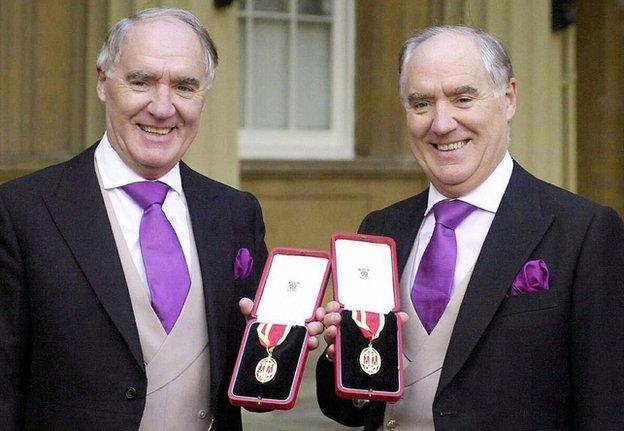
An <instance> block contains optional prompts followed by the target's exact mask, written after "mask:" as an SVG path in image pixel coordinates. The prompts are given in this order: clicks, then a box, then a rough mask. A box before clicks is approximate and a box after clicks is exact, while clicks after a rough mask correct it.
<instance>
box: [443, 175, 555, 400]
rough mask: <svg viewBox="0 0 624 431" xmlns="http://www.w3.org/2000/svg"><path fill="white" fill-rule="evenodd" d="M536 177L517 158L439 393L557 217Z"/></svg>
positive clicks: (456, 331) (465, 304) (471, 285)
mask: <svg viewBox="0 0 624 431" xmlns="http://www.w3.org/2000/svg"><path fill="white" fill-rule="evenodd" d="M535 187H536V182H535V180H534V178H532V177H531V176H530V175H529V174H528V173H527V172H526V171H524V170H523V169H522V168H521V167H519V166H518V165H517V164H514V170H513V174H512V177H511V179H510V182H509V185H508V187H507V190H506V191H505V194H504V195H503V199H502V201H501V204H500V206H499V208H498V211H497V212H496V216H495V217H494V221H493V222H492V226H491V227H490V230H489V232H488V234H487V237H486V238H485V242H484V243H483V247H482V249H481V253H480V254H479V258H478V259H477V263H476V265H475V268H474V271H473V273H472V277H471V279H470V282H469V284H468V288H467V290H466V295H465V296H464V300H463V302H462V305H461V307H460V310H459V315H458V316H457V321H456V323H455V327H454V329H453V333H452V336H451V340H450V343H449V346H448V350H447V353H446V358H445V361H444V366H443V368H442V375H441V377H440V383H439V385H438V394H439V393H440V392H441V391H443V390H444V388H445V387H446V386H447V385H448V383H449V382H450V381H451V380H452V379H453V377H455V375H456V374H457V372H458V371H459V370H460V369H461V367H462V366H463V364H464V363H465V361H466V360H467V359H468V356H469V355H470V353H471V352H472V350H473V349H474V347H475V346H476V344H477V342H478V341H479V339H480V338H481V335H482V334H483V332H484V331H485V329H486V328H487V326H488V325H489V323H490V321H491V320H492V317H493V316H494V314H495V312H496V310H497V309H498V307H499V305H500V304H501V302H502V301H503V299H504V298H505V295H506V293H507V291H508V290H509V287H510V286H511V283H512V282H513V280H514V278H515V276H516V274H517V273H518V271H519V270H520V268H521V267H522V265H523V264H524V263H525V262H526V261H527V259H528V258H529V257H530V255H531V252H532V251H533V250H534V249H535V247H536V246H537V245H538V243H539V241H540V240H541V239H542V237H543V236H544V234H545V232H546V230H547V229H548V227H549V226H550V225H551V223H552V221H553V216H552V215H542V209H541V205H540V201H539V193H538V191H537V190H536V189H535Z"/></svg>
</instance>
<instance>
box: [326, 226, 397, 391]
mask: <svg viewBox="0 0 624 431" xmlns="http://www.w3.org/2000/svg"><path fill="white" fill-rule="evenodd" d="M331 252H332V278H333V293H334V299H335V300H336V301H338V302H339V304H340V311H341V313H344V312H346V310H351V311H354V310H363V311H369V312H375V313H380V314H384V315H386V316H392V318H393V322H392V323H393V324H392V325H389V326H388V328H387V329H386V331H392V334H389V333H383V332H382V334H383V336H382V337H381V338H379V339H377V340H374V341H373V342H372V346H373V347H375V348H376V349H377V350H378V351H379V356H378V357H377V358H378V359H380V360H381V361H383V360H384V358H386V359H385V361H386V364H390V363H392V364H396V368H395V367H394V366H393V368H391V369H390V372H389V374H390V375H391V378H390V379H389V384H388V387H387V388H383V386H384V385H383V384H382V385H381V387H380V385H379V384H377V385H373V384H372V383H371V384H370V385H369V387H364V386H362V387H349V383H348V382H347V381H348V380H350V377H347V376H346V375H345V376H343V371H342V370H343V365H344V366H345V367H346V368H345V369H346V370H351V371H353V370H359V369H362V372H364V371H363V370H364V368H365V367H364V365H362V364H361V363H360V361H362V359H360V360H358V359H355V358H357V357H358V355H359V354H360V351H362V352H363V351H364V350H366V348H365V347H364V346H363V345H362V346H359V344H358V342H359V341H361V340H358V337H362V335H360V334H359V333H358V332H357V331H353V330H352V328H348V329H349V330H348V331H347V327H346V326H345V328H342V325H341V327H339V329H338V332H337V336H336V344H335V346H336V360H335V362H334V368H335V387H336V393H337V394H338V396H340V397H342V398H349V399H367V400H374V401H397V400H398V399H399V398H400V397H401V395H402V394H403V343H402V331H401V325H400V323H399V321H398V319H397V318H396V315H395V313H396V312H398V311H399V310H400V291H399V275H398V269H397V264H396V262H397V256H396V244H395V242H394V240H393V239H392V238H389V237H382V236H374V235H364V234H353V233H336V234H334V235H333V236H332V239H331ZM343 317H344V314H343ZM347 320H348V321H349V323H353V322H351V321H350V320H351V319H345V322H346V321H347ZM387 322H389V321H387ZM390 328H392V329H390ZM394 328H396V329H394ZM345 335H346V336H348V337H354V338H351V339H343V338H342V337H344V336H345ZM356 345H358V347H357V348H356V347H355V346H356ZM342 348H346V349H348V351H345V352H343V351H342ZM353 349H357V351H351V350H353ZM367 352H369V353H370V351H368V350H367ZM362 354H364V353H362ZM343 362H344V364H343ZM393 369H396V372H394V371H392V370H393ZM385 371H386V373H388V370H385ZM349 373H350V372H348V373H347V374H349ZM386 375H387V374H386ZM376 377H379V376H376ZM373 378H374V376H371V381H372V380H373ZM364 380H366V379H364ZM390 381H391V382H390ZM370 386H374V387H376V389H371V387H370Z"/></svg>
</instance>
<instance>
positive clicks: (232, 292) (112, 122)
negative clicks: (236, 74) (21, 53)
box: [0, 9, 267, 430]
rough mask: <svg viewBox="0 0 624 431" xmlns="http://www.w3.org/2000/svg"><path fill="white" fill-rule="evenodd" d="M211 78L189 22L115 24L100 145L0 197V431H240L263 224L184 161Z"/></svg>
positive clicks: (106, 49) (189, 18)
mask: <svg viewBox="0 0 624 431" xmlns="http://www.w3.org/2000/svg"><path fill="white" fill-rule="evenodd" d="M216 66H217V51H216V48H215V46H214V44H213V42H212V40H211V39H210V36H209V35H208V33H207V32H206V30H205V29H204V27H203V26H202V25H201V23H200V22H199V21H198V20H197V18H196V17H194V16H193V15H192V14H190V13H189V12H187V11H184V10H180V9H147V10H144V11H142V12H140V13H138V14H136V15H134V16H132V17H130V18H126V19H124V20H122V21H120V22H119V23H117V24H116V25H115V26H114V27H113V29H112V30H111V32H110V33H109V35H108V38H107V40H106V42H105V43H104V45H103V47H102V50H101V52H100V56H99V58H98V62H97V73H98V84H97V92H98V95H99V97H100V99H101V100H102V101H103V102H104V103H105V105H106V132H105V133H104V135H103V137H102V139H101V140H100V141H99V142H98V143H96V144H95V145H94V146H92V147H91V148H89V149H88V150H86V151H84V152H83V153H81V154H79V155H78V156H76V157H75V158H73V159H71V160H69V161H68V162H65V163H62V164H60V165H58V166H53V167H50V168H47V169H45V170H43V171H40V172H36V173H34V174H32V175H29V176H27V177H24V178H21V179H18V180H15V181H12V182H10V183H7V184H4V185H2V186H1V187H0V309H2V312H1V313H0V428H1V429H3V430H18V429H32V430H43V429H57V430H61V429H63V430H96V429H102V430H132V429H135V430H136V429H145V430H206V429H213V430H216V429H218V430H238V429H240V428H241V419H240V411H239V409H238V408H235V407H233V406H231V405H230V403H229V402H228V400H227V385H228V380H229V376H230V374H231V371H232V366H233V362H234V358H235V353H236V351H237V346H238V343H239V342H240V338H241V334H242V329H243V327H244V318H243V317H242V316H241V314H240V311H239V307H238V301H239V300H240V298H241V297H243V296H247V297H253V293H254V290H255V288H256V285H257V282H258V279H259V276H260V274H261V271H262V268H263V266H264V262H265V259H266V255H267V252H266V246H265V243H264V224H263V220H262V214H261V211H260V207H259V205H258V202H257V200H256V199H255V198H254V197H253V196H252V195H250V194H248V193H243V192H240V191H238V190H235V189H233V188H230V187H228V186H225V185H223V184H220V183H217V182H216V181H213V180H210V179H208V178H206V177H204V176H202V175H200V174H198V173H197V172H194V171H193V170H191V169H190V168H189V167H188V166H186V165H185V164H184V163H183V162H181V161H180V159H181V158H182V156H183V155H184V153H185V151H186V150H187V149H188V147H189V146H190V145H191V143H192V142H193V140H194V138H195V136H196V134H197V129H198V125H199V120H200V116H201V113H202V110H203V108H204V104H205V98H206V92H207V91H208V89H209V88H210V86H211V84H212V80H213V77H214V72H215V68H216ZM227 144H228V143H227V142H224V143H222V145H227Z"/></svg>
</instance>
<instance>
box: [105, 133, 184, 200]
mask: <svg viewBox="0 0 624 431" xmlns="http://www.w3.org/2000/svg"><path fill="white" fill-rule="evenodd" d="M95 158H96V160H97V167H98V171H99V173H100V178H101V180H102V186H103V187H104V189H105V190H110V189H115V188H118V187H122V186H125V185H126V184H130V183H136V182H138V181H147V180H146V179H145V178H143V177H141V176H140V175H139V174H137V173H136V172H134V171H133V170H132V169H130V168H129V167H128V165H126V164H125V163H124V161H123V160H122V159H121V157H119V154H117V151H115V149H114V148H113V146H112V145H111V143H110V141H109V140H108V136H107V135H106V132H104V136H103V137H102V140H101V141H100V143H99V144H98V146H97V148H96V149H95ZM158 181H162V182H163V183H165V184H167V185H168V186H169V187H170V188H171V189H172V190H174V191H175V192H177V193H178V194H182V179H181V177H180V163H176V164H175V166H174V167H173V168H171V170H170V171H169V172H167V173H166V174H165V175H163V176H162V177H160V178H158Z"/></svg>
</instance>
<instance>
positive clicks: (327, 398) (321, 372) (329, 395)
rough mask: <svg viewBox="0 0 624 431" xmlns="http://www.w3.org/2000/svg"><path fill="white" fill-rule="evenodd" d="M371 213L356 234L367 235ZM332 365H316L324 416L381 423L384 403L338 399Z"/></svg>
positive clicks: (323, 362)
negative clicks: (357, 404) (357, 402)
mask: <svg viewBox="0 0 624 431" xmlns="http://www.w3.org/2000/svg"><path fill="white" fill-rule="evenodd" d="M374 214H375V213H371V214H369V215H368V216H366V217H365V218H364V220H363V221H362V223H361V224H360V228H359V229H358V233H369V232H370V230H371V229H372V227H371V225H373V224H374V223H373V221H372V218H373V217H374ZM334 381H335V373H334V365H333V363H331V362H330V361H329V360H327V359H326V357H325V355H324V354H323V355H321V357H320V358H319V360H318V362H317V364H316V399H317V402H318V405H319V408H320V409H321V411H322V412H323V414H324V415H325V416H327V417H328V418H330V419H333V420H335V421H336V422H338V423H341V424H343V425H346V426H351V427H356V426H364V425H367V424H372V423H375V424H377V423H381V420H382V418H383V410H384V407H385V403H379V402H369V403H365V404H364V405H363V406H361V407H358V406H356V405H355V404H354V403H353V401H352V400H346V399H342V398H338V396H337V395H336V392H335V389H334V386H335V385H334Z"/></svg>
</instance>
